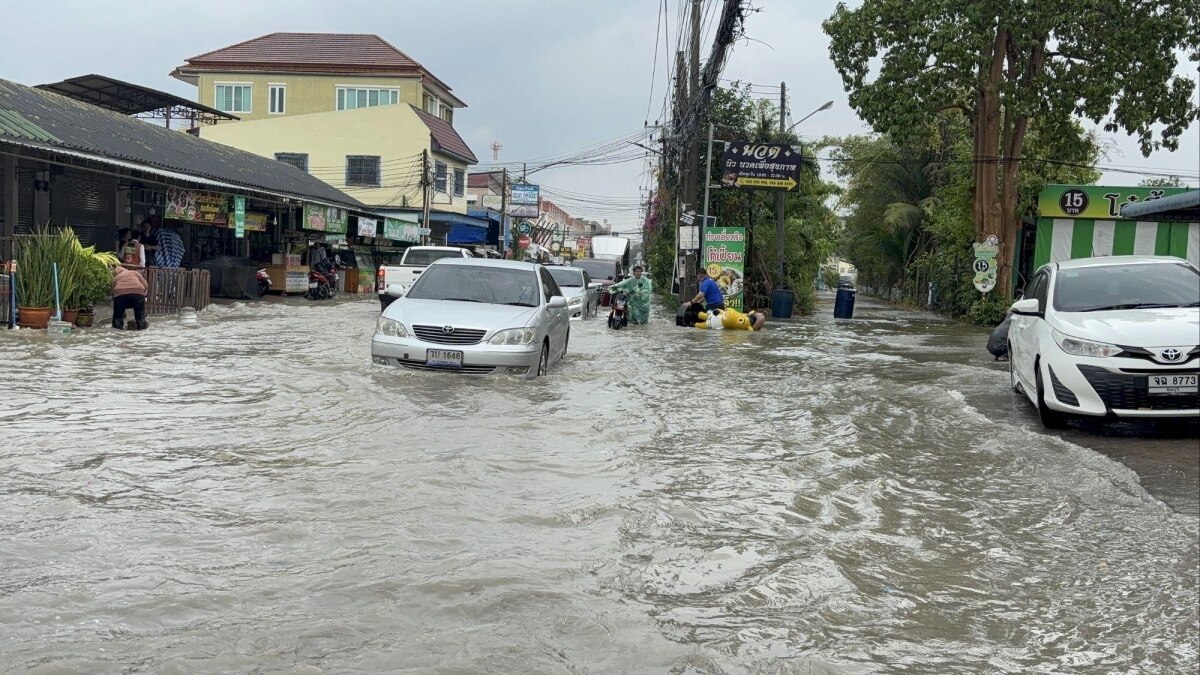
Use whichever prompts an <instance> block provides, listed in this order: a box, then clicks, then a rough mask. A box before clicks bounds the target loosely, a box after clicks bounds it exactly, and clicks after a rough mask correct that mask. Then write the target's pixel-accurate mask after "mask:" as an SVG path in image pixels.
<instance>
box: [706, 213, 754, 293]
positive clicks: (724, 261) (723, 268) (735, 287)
mask: <svg viewBox="0 0 1200 675" xmlns="http://www.w3.org/2000/svg"><path fill="white" fill-rule="evenodd" d="M703 261H704V268H705V269H706V270H707V271H708V276H710V277H712V278H713V279H715V280H716V282H717V284H718V285H720V286H721V293H723V294H724V295H725V304H726V305H727V306H728V307H730V308H731V309H736V310H738V311H741V310H742V297H743V292H742V290H743V289H742V286H743V283H742V282H743V279H744V278H745V276H746V228H744V227H706V228H704V258H703Z"/></svg>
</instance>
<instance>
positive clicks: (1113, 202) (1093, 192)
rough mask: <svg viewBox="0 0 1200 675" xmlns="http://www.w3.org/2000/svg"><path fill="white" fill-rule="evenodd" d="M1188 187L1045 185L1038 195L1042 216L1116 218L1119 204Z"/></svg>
mask: <svg viewBox="0 0 1200 675" xmlns="http://www.w3.org/2000/svg"><path fill="white" fill-rule="evenodd" d="M1187 191H1188V188H1151V187H1105V186H1103V185H1048V186H1046V189H1045V190H1042V192H1041V193H1040V194H1039V195H1038V215H1039V216H1040V217H1042V218H1096V219H1100V220H1114V219H1116V220H1119V219H1120V218H1121V207H1122V206H1124V205H1126V204H1133V203H1135V202H1144V201H1148V200H1151V199H1159V198H1161V197H1169V196H1171V195H1176V194H1179V193H1181V192H1187Z"/></svg>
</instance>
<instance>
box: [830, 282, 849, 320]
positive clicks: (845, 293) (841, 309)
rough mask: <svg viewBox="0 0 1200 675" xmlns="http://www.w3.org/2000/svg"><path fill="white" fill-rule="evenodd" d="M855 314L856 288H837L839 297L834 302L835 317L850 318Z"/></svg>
mask: <svg viewBox="0 0 1200 675" xmlns="http://www.w3.org/2000/svg"><path fill="white" fill-rule="evenodd" d="M853 316H854V289H853V288H839V289H837V299H836V300H834V302H833V318H835V319H849V318H852V317H853Z"/></svg>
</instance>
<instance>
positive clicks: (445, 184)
mask: <svg viewBox="0 0 1200 675" xmlns="http://www.w3.org/2000/svg"><path fill="white" fill-rule="evenodd" d="M438 183H441V184H442V187H440V188H439V187H438ZM433 191H434V192H440V193H442V194H447V195H448V194H450V166H449V165H448V164H446V163H445V162H442V161H435V162H434V163H433Z"/></svg>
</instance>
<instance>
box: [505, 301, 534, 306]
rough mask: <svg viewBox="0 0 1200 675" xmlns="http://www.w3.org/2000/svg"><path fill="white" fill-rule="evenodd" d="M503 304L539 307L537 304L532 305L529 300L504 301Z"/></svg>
mask: <svg viewBox="0 0 1200 675" xmlns="http://www.w3.org/2000/svg"><path fill="white" fill-rule="evenodd" d="M501 304H503V305H512V306H514V307H537V305H531V304H529V303H528V302H504V303H501Z"/></svg>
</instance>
